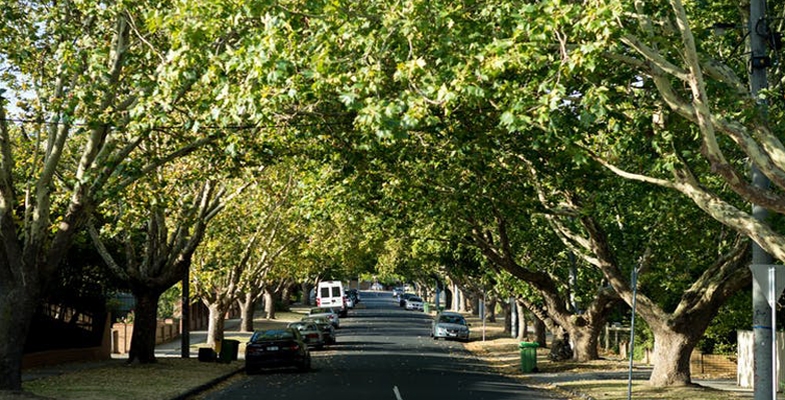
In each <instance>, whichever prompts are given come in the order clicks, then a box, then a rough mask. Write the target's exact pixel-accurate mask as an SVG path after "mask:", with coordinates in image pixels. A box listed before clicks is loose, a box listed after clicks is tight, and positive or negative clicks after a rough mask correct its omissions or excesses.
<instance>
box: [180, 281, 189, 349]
mask: <svg viewBox="0 0 785 400" xmlns="http://www.w3.org/2000/svg"><path fill="white" fill-rule="evenodd" d="M190 269H191V268H186V269H185V273H184V274H183V283H182V285H183V293H182V297H181V298H180V304H181V305H180V309H181V310H180V314H181V315H180V357H181V358H191V308H190V300H189V299H188V298H189V297H190V296H191V294H190V291H189V284H188V282H189V281H190V278H189V273H190Z"/></svg>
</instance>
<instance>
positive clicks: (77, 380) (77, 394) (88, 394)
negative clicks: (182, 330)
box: [23, 358, 243, 400]
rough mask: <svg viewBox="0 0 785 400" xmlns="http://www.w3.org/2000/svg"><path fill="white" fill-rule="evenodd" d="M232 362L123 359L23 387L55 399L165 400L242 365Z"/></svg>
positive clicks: (40, 380) (26, 384)
mask: <svg viewBox="0 0 785 400" xmlns="http://www.w3.org/2000/svg"><path fill="white" fill-rule="evenodd" d="M242 365H243V364H242V363H241V362H238V361H233V362H231V363H228V364H224V363H205V362H200V361H199V360H196V359H192V358H191V359H183V358H158V362H157V363H154V364H127V363H125V361H124V360H117V362H116V363H111V364H105V365H103V366H101V367H99V368H92V369H84V370H80V371H79V372H78V373H65V374H61V375H56V376H50V377H45V378H41V379H35V380H32V381H28V382H25V383H24V384H23V388H24V390H25V391H29V392H31V393H34V394H36V395H39V396H44V397H49V398H53V399H84V400H124V399H129V400H131V399H150V400H156V399H161V400H166V399H171V398H174V397H177V396H179V395H181V394H183V393H186V392H188V391H190V390H192V389H193V388H195V387H199V386H201V385H203V384H204V383H205V382H210V381H213V380H215V379H217V378H220V377H222V376H226V375H228V374H230V373H232V372H235V371H237V370H238V369H240V368H241V367H242Z"/></svg>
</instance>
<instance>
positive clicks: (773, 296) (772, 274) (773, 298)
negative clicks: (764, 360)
mask: <svg viewBox="0 0 785 400" xmlns="http://www.w3.org/2000/svg"><path fill="white" fill-rule="evenodd" d="M774 268H775V267H774V265H770V266H769V299H770V300H769V302H770V303H771V326H772V327H774V329H772V330H771V360H772V362H771V393H773V395H774V396H773V397H772V398H776V396H777V386H778V385H777V383H778V381H779V376H778V375H777V329H776V326H777V293H776V292H777V290H776V287H777V276H776V271H775V270H774Z"/></svg>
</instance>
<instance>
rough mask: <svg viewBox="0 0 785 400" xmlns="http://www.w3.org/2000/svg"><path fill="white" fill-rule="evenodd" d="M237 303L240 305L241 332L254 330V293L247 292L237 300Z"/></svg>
mask: <svg viewBox="0 0 785 400" xmlns="http://www.w3.org/2000/svg"><path fill="white" fill-rule="evenodd" d="M237 303H238V304H239V305H240V332H253V317H254V311H255V308H256V302H255V301H253V295H251V294H248V293H246V294H245V295H244V296H243V297H242V298H240V299H238V300H237Z"/></svg>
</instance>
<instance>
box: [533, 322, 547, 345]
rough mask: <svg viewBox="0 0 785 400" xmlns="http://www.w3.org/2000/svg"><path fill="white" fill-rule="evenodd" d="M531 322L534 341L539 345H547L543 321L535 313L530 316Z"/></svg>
mask: <svg viewBox="0 0 785 400" xmlns="http://www.w3.org/2000/svg"><path fill="white" fill-rule="evenodd" d="M532 321H533V322H532V324H533V325H534V341H535V342H537V343H539V344H540V347H547V346H548V343H546V341H547V339H546V337H547V335H546V334H547V331H546V327H545V322H544V321H543V320H541V319H539V318H537V316H536V315H535V316H534V317H533V318H532Z"/></svg>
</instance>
